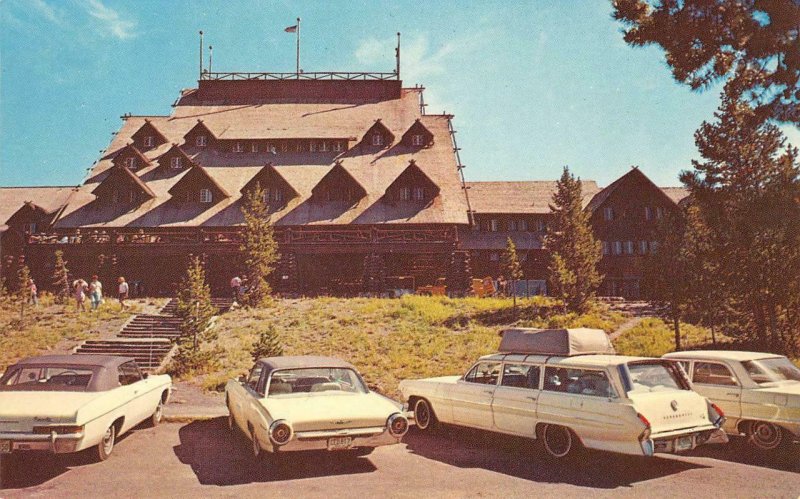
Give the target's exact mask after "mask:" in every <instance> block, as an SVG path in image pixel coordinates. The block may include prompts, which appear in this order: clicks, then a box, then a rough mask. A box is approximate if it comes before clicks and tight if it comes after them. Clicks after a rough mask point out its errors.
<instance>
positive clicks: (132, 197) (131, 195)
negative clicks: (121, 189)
mask: <svg viewBox="0 0 800 499" xmlns="http://www.w3.org/2000/svg"><path fill="white" fill-rule="evenodd" d="M136 197H137V196H136V191H129V192H128V201H130V202H131V203H135V202H136Z"/></svg>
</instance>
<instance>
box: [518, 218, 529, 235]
mask: <svg viewBox="0 0 800 499" xmlns="http://www.w3.org/2000/svg"><path fill="white" fill-rule="evenodd" d="M517 228H518V229H519V230H520V231H522V232H525V231H527V230H528V222H527V221H525V220H520V221H519V222H517Z"/></svg>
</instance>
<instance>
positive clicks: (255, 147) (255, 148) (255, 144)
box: [250, 142, 258, 152]
mask: <svg viewBox="0 0 800 499" xmlns="http://www.w3.org/2000/svg"><path fill="white" fill-rule="evenodd" d="M250 152H258V142H253V143H252V144H250Z"/></svg>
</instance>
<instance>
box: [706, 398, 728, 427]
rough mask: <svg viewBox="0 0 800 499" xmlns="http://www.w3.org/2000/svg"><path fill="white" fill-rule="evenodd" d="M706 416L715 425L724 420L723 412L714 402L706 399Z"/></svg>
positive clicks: (719, 424) (720, 424)
mask: <svg viewBox="0 0 800 499" xmlns="http://www.w3.org/2000/svg"><path fill="white" fill-rule="evenodd" d="M708 416H709V419H711V420H712V421H713V422H714V424H715V425H716V426H722V424H723V423H724V422H725V412H724V411H723V410H722V409H720V407H719V406H718V405H717V404H715V403H714V402H711V401H710V400H709V401H708Z"/></svg>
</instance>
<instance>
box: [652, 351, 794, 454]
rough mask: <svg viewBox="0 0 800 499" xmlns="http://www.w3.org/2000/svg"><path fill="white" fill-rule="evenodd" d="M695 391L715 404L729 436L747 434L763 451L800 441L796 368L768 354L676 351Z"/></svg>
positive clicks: (672, 356)
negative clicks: (723, 416)
mask: <svg viewBox="0 0 800 499" xmlns="http://www.w3.org/2000/svg"><path fill="white" fill-rule="evenodd" d="M664 358H665V359H670V360H677V361H679V362H680V363H681V365H682V366H683V368H684V370H685V371H686V373H687V374H688V375H689V377H690V378H691V380H692V383H693V385H694V389H695V391H697V392H698V393H700V394H702V395H704V396H706V397H708V398H709V399H711V400H712V401H713V402H714V403H715V404H717V405H719V406H720V407H721V408H722V410H723V411H725V416H726V417H727V418H728V419H727V421H726V422H725V426H724V427H723V428H724V429H725V431H726V432H728V433H729V434H731V435H746V436H747V437H748V440H749V441H750V442H751V443H752V444H753V445H755V446H756V447H758V448H760V449H763V450H773V449H778V448H780V447H788V446H789V445H791V444H792V443H793V442H798V441H800V369H798V368H797V366H795V365H794V364H792V363H791V361H789V359H787V358H786V357H783V356H781V355H775V354H771V353H758V352H737V351H723V350H718V351H717V350H706V351H694V352H674V353H669V354H666V355H664Z"/></svg>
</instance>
